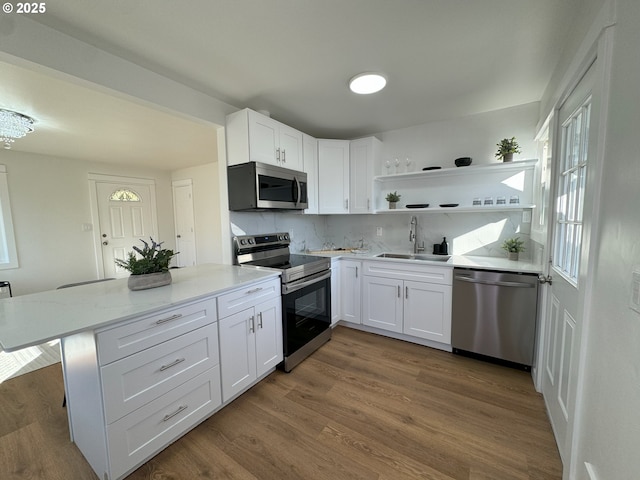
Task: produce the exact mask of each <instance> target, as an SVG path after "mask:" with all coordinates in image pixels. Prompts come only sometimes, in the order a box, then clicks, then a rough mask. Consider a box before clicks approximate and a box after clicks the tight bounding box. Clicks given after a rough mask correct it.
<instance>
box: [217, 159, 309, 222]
mask: <svg viewBox="0 0 640 480" xmlns="http://www.w3.org/2000/svg"><path fill="white" fill-rule="evenodd" d="M227 184H228V187H229V210H232V211H251V210H304V209H305V208H307V207H308V206H309V202H308V200H307V174H306V173H304V172H298V171H297V170H290V169H288V168H282V167H276V166H274V165H269V164H266V163H258V162H248V163H242V164H240V165H232V166H230V167H227Z"/></svg>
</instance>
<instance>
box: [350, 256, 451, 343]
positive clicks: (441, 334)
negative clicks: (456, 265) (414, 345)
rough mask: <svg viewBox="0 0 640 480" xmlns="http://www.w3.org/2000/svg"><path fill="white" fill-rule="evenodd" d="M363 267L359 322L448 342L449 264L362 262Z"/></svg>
mask: <svg viewBox="0 0 640 480" xmlns="http://www.w3.org/2000/svg"><path fill="white" fill-rule="evenodd" d="M363 269H364V273H365V275H364V276H363V280H362V323H363V325H367V326H370V327H375V328H379V329H382V330H387V331H390V332H396V333H403V334H406V335H411V336H413V337H419V338H423V339H426V340H432V341H435V342H438V343H442V344H447V345H448V344H450V343H451V289H452V286H451V269H450V268H449V267H437V266H430V265H429V266H426V265H407V264H402V263H392V262H365V263H364V266H363ZM419 280H422V281H419Z"/></svg>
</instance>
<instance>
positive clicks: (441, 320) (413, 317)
mask: <svg viewBox="0 0 640 480" xmlns="http://www.w3.org/2000/svg"><path fill="white" fill-rule="evenodd" d="M403 294H404V333H406V334H407V335H412V336H414V337H420V338H425V339H427V340H433V341H436V342H440V343H444V344H450V343H451V286H449V285H436V284H434V283H423V282H412V281H409V280H405V282H404V292H403Z"/></svg>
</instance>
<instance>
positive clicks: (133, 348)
mask: <svg viewBox="0 0 640 480" xmlns="http://www.w3.org/2000/svg"><path fill="white" fill-rule="evenodd" d="M216 320H217V315H216V300H215V298H211V299H208V300H205V301H202V302H197V303H192V304H188V305H181V306H180V307H177V308H173V309H169V310H165V311H163V312H161V313H156V314H153V315H149V316H147V317H143V318H137V319H135V320H132V321H130V322H128V323H125V324H120V325H119V326H116V327H113V328H108V329H105V330H102V331H100V332H99V333H98V334H97V339H96V341H97V345H98V361H99V363H100V365H106V364H108V363H111V362H113V361H115V360H119V359H120V358H124V357H126V356H127V355H131V354H133V353H137V352H139V351H141V350H144V349H145V348H149V347H153V346H154V345H158V344H159V343H162V342H166V341H167V340H170V339H171V338H174V337H177V336H179V335H182V334H184V333H187V332H190V331H191V330H195V329H196V328H200V327H202V326H204V325H206V324H208V323H211V322H215V321H216Z"/></svg>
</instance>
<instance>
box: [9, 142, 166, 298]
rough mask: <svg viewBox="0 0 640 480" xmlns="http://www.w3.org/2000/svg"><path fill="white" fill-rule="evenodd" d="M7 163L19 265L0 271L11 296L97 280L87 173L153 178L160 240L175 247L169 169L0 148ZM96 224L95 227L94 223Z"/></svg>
mask: <svg viewBox="0 0 640 480" xmlns="http://www.w3.org/2000/svg"><path fill="white" fill-rule="evenodd" d="M0 164H3V165H6V167H7V175H8V178H7V180H8V185H9V195H10V201H11V211H12V215H13V223H14V229H15V237H16V246H17V250H18V261H19V264H20V266H19V268H16V269H10V270H1V271H0V279H2V280H7V281H9V282H11V287H12V290H13V294H14V295H24V294H27V293H34V292H38V291H42V290H49V289H52V288H56V287H57V286H59V285H63V284H66V283H73V282H80V281H84V280H91V279H95V278H98V277H97V272H96V267H95V252H94V243H93V232H85V231H83V230H82V225H83V224H84V223H89V224H90V223H91V211H90V204H89V202H90V200H89V180H88V174H89V173H102V174H106V175H126V176H131V177H139V178H152V179H154V180H155V183H156V196H157V207H158V233H159V240H161V241H165V242H166V245H167V247H169V248H174V247H175V242H174V227H173V207H172V195H171V178H170V174H169V173H168V172H163V171H160V170H152V169H141V168H131V167H123V166H113V165H108V164H100V163H93V162H83V161H78V160H70V159H65V158H57V157H50V156H44V155H35V154H26V153H21V152H15V151H6V150H2V151H0ZM94 227H97V226H94Z"/></svg>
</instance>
